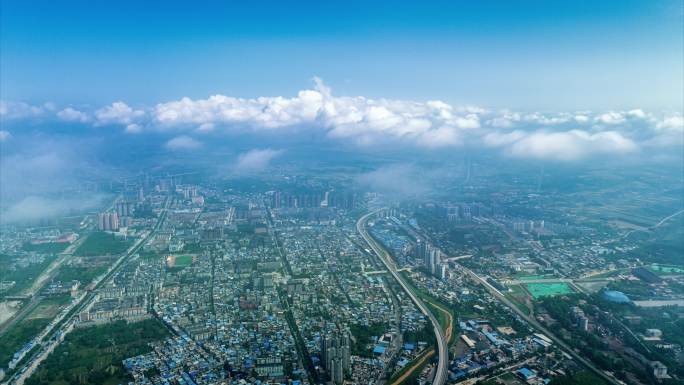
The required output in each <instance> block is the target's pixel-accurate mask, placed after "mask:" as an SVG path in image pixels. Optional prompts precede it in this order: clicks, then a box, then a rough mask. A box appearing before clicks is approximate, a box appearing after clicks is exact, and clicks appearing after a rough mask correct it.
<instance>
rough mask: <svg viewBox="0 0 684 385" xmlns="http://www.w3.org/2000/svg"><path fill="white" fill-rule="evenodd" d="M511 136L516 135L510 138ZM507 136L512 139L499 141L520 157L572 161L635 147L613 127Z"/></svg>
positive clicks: (623, 151)
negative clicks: (611, 128)
mask: <svg viewBox="0 0 684 385" xmlns="http://www.w3.org/2000/svg"><path fill="white" fill-rule="evenodd" d="M509 135H510V134H509ZM514 137H517V139H515V140H513V139H514ZM500 138H501V137H500ZM508 138H509V139H511V142H509V143H506V141H505V140H500V141H499V144H500V145H504V146H505V148H506V152H507V153H508V154H510V155H511V156H514V157H519V158H535V159H551V160H560V161H574V160H580V159H584V158H587V157H590V156H595V155H617V154H625V153H630V152H634V151H637V150H638V146H637V145H636V143H634V142H633V141H632V140H631V139H628V138H626V137H624V136H622V134H620V133H619V132H616V131H604V132H599V133H595V134H591V133H588V132H586V131H582V130H570V131H562V132H546V131H537V132H533V133H524V134H522V135H521V134H520V133H517V134H515V135H514V136H509V137H508Z"/></svg>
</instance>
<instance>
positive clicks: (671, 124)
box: [656, 115, 684, 131]
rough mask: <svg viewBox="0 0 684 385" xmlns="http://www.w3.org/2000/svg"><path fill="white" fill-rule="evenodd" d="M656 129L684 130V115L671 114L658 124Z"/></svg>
mask: <svg viewBox="0 0 684 385" xmlns="http://www.w3.org/2000/svg"><path fill="white" fill-rule="evenodd" d="M656 129H658V130H665V131H684V117H682V116H681V115H671V116H667V117H665V118H663V120H662V121H660V122H658V124H656Z"/></svg>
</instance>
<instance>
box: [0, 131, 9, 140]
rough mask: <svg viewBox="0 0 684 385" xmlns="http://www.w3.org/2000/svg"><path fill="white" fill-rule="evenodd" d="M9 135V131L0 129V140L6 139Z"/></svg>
mask: <svg viewBox="0 0 684 385" xmlns="http://www.w3.org/2000/svg"><path fill="white" fill-rule="evenodd" d="M11 136H12V135H11V134H10V133H9V131H6V130H0V142H4V141H6V140H8V139H9V138H10V137H11Z"/></svg>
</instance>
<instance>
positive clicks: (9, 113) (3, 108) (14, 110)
mask: <svg viewBox="0 0 684 385" xmlns="http://www.w3.org/2000/svg"><path fill="white" fill-rule="evenodd" d="M51 106H52V103H46V104H44V105H43V106H34V105H31V104H28V103H24V102H12V101H4V100H0V118H1V119H26V118H36V117H39V116H42V115H44V114H45V113H46V111H48V110H49V108H48V107H51Z"/></svg>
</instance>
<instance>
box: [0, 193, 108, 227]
mask: <svg viewBox="0 0 684 385" xmlns="http://www.w3.org/2000/svg"><path fill="white" fill-rule="evenodd" d="M103 198H104V197H103V196H102V195H99V194H96V195H89V196H88V197H86V198H84V199H50V198H45V197H41V196H35V195H30V196H27V197H25V198H23V199H22V200H20V201H18V202H16V203H14V204H12V205H10V206H9V207H7V209H6V210H5V211H4V212H3V213H2V215H0V223H3V224H5V223H15V222H32V221H36V220H40V219H45V218H54V217H57V216H59V215H66V214H68V213H69V212H71V211H73V210H84V209H91V208H94V207H97V206H99V205H101V204H102V201H103Z"/></svg>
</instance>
